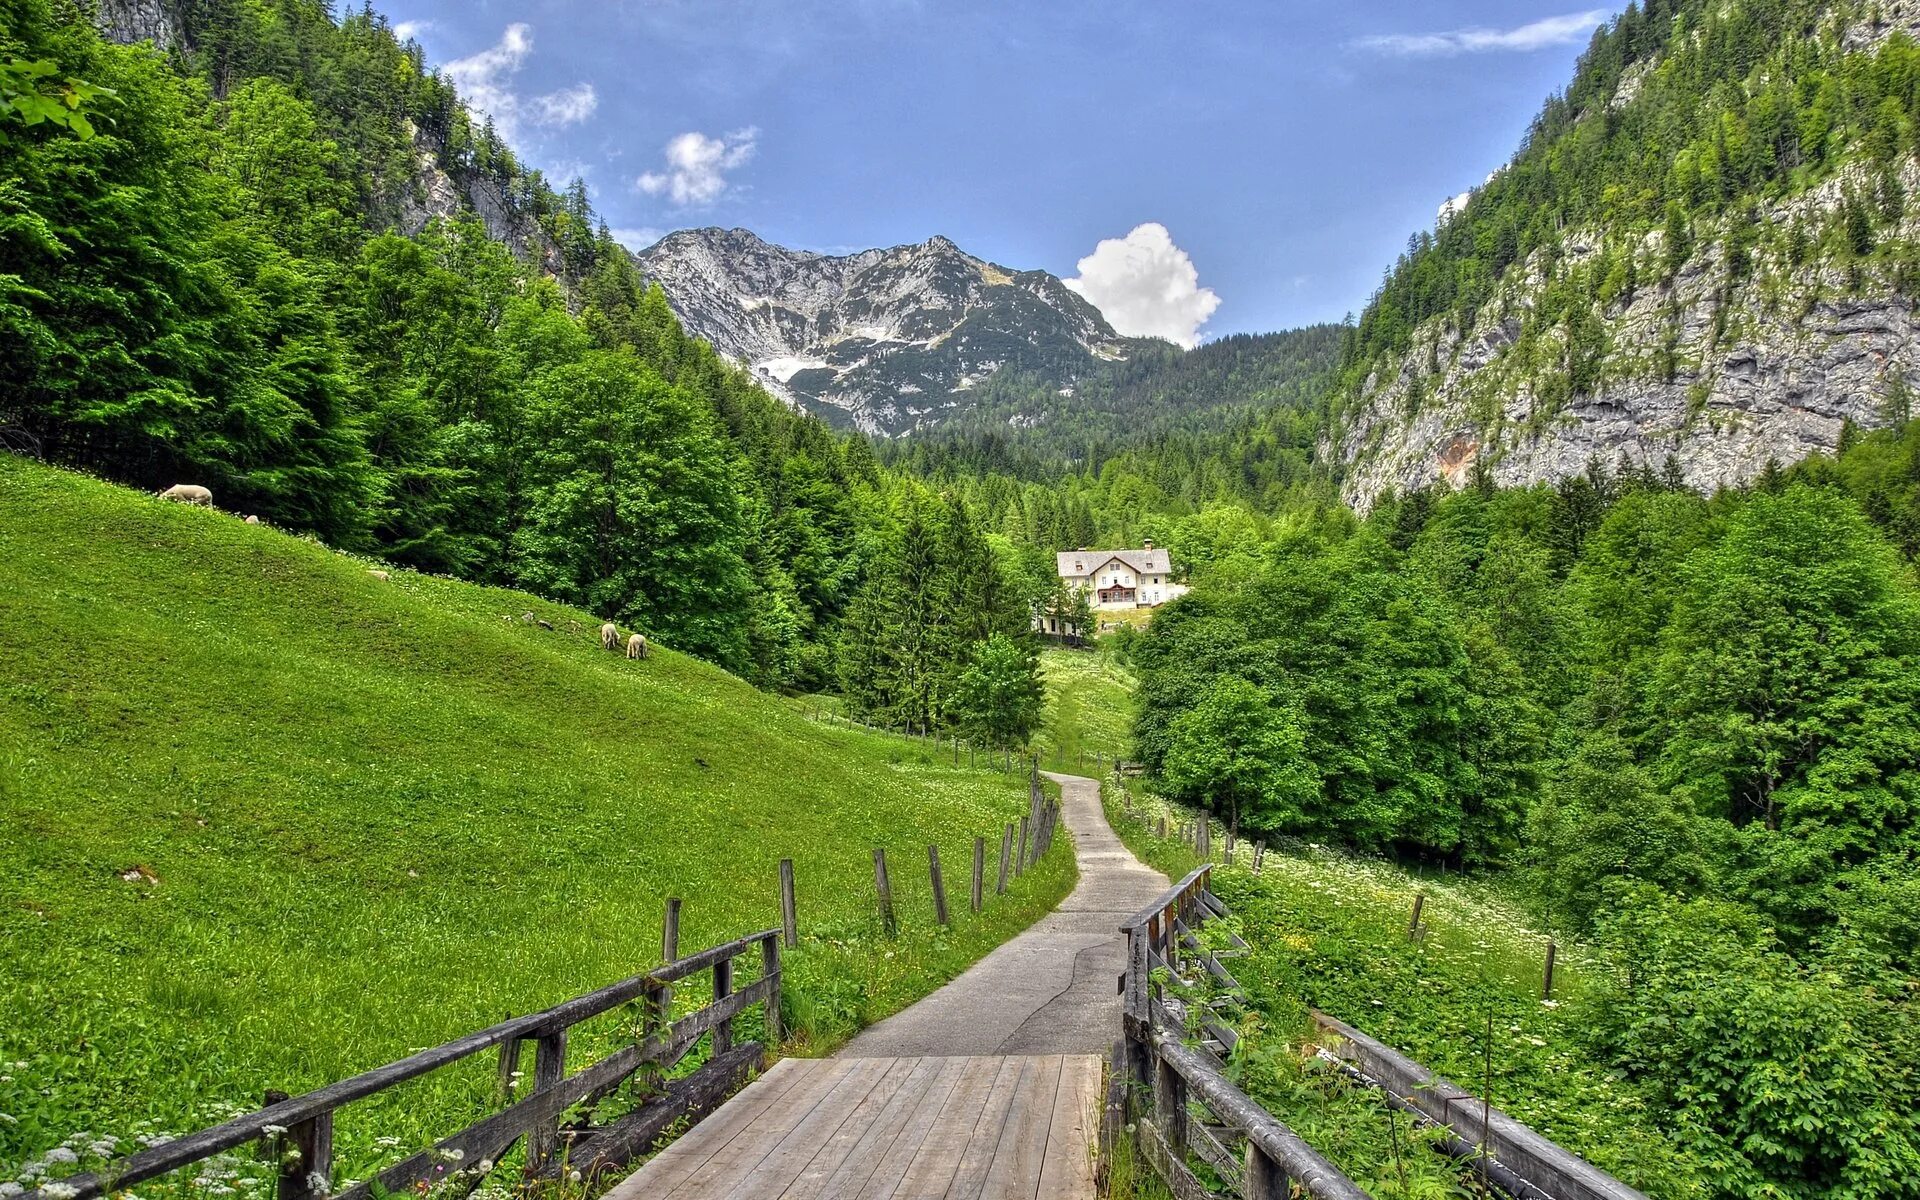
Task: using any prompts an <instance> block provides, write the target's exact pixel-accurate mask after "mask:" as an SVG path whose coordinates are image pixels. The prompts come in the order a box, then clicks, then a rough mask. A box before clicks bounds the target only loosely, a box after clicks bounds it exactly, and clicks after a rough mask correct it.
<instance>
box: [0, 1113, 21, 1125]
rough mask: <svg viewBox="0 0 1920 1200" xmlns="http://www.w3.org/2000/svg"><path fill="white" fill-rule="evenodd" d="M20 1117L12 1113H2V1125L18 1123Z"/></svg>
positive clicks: (0, 1118)
mask: <svg viewBox="0 0 1920 1200" xmlns="http://www.w3.org/2000/svg"><path fill="white" fill-rule="evenodd" d="M19 1123H20V1119H19V1118H18V1117H16V1116H14V1115H13V1114H12V1113H0V1125H18V1124H19Z"/></svg>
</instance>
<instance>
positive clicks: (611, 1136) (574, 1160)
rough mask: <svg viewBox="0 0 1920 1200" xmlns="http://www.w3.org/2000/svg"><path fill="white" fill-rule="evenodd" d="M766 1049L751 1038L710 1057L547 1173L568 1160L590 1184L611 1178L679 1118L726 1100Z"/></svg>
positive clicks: (591, 1136)
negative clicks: (664, 1092)
mask: <svg viewBox="0 0 1920 1200" xmlns="http://www.w3.org/2000/svg"><path fill="white" fill-rule="evenodd" d="M765 1052H766V1051H765V1047H764V1046H762V1045H761V1044H760V1043H759V1042H748V1043H746V1044H745V1045H742V1046H735V1047H734V1048H733V1050H732V1051H731V1052H730V1053H727V1054H724V1055H721V1056H720V1057H719V1058H711V1059H708V1060H707V1061H706V1062H705V1063H703V1064H701V1066H700V1069H699V1070H697V1071H695V1072H694V1073H693V1074H691V1075H689V1076H687V1077H686V1078H684V1079H676V1080H674V1081H673V1082H672V1083H671V1084H669V1085H668V1087H667V1093H666V1094H665V1095H664V1096H660V1097H658V1098H656V1099H653V1100H649V1101H648V1102H647V1103H646V1104H644V1105H642V1106H640V1107H639V1108H637V1109H635V1110H634V1111H633V1112H630V1113H628V1114H627V1115H626V1116H624V1117H621V1118H620V1119H618V1120H616V1121H614V1122H613V1123H612V1124H609V1125H604V1126H600V1127H598V1128H596V1129H594V1130H593V1131H592V1132H591V1133H590V1134H588V1135H587V1136H586V1137H584V1138H582V1139H581V1140H579V1141H576V1142H574V1143H573V1145H572V1147H571V1149H570V1150H569V1152H568V1154H567V1161H566V1163H565V1164H562V1163H560V1162H558V1161H554V1162H550V1163H549V1164H548V1170H547V1172H546V1174H547V1176H549V1177H552V1176H557V1175H558V1174H559V1173H560V1167H561V1166H562V1165H565V1166H566V1167H568V1168H569V1169H571V1170H577V1171H579V1172H580V1173H581V1175H582V1176H583V1177H584V1178H585V1179H586V1182H587V1184H588V1187H589V1188H590V1189H591V1188H592V1187H593V1186H594V1185H595V1184H597V1183H600V1182H602V1181H606V1180H609V1179H610V1177H612V1176H615V1175H617V1174H619V1173H620V1172H621V1169H622V1168H624V1167H625V1166H626V1165H627V1164H628V1163H630V1162H632V1161H633V1160H634V1159H636V1158H638V1157H639V1156H640V1155H642V1154H645V1153H646V1152H647V1151H648V1150H649V1149H650V1148H652V1146H653V1144H654V1143H655V1142H656V1141H658V1140H659V1139H660V1136H661V1135H662V1134H663V1133H665V1132H666V1131H667V1128H668V1127H669V1126H671V1125H672V1124H673V1123H674V1122H675V1121H679V1120H682V1119H683V1118H684V1119H688V1120H691V1121H695V1122H697V1121H699V1120H700V1119H701V1118H703V1117H705V1116H706V1115H707V1114H709V1113H711V1112H713V1111H714V1110H715V1109H717V1108H719V1107H720V1106H721V1105H722V1104H724V1103H725V1102H726V1101H727V1098H728V1095H729V1093H731V1092H733V1091H735V1090H737V1089H738V1088H739V1087H740V1085H741V1084H742V1083H745V1082H746V1081H747V1078H748V1076H749V1075H751V1074H752V1073H753V1071H754V1070H756V1069H757V1068H758V1067H759V1066H760V1059H761V1056H762V1055H763V1054H764V1053H765Z"/></svg>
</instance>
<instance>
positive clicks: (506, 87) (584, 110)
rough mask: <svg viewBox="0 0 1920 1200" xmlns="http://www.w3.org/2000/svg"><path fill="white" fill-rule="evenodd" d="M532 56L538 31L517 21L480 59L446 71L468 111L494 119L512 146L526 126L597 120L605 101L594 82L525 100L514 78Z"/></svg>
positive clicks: (472, 58)
mask: <svg viewBox="0 0 1920 1200" xmlns="http://www.w3.org/2000/svg"><path fill="white" fill-rule="evenodd" d="M532 53H533V26H531V25H528V24H527V23H526V22H524V21H516V22H514V23H513V24H512V25H509V26H507V29H506V32H505V33H503V34H501V35H500V41H499V42H498V43H496V44H495V45H493V46H490V47H488V48H487V49H485V50H482V51H480V52H479V53H478V54H473V55H469V56H467V57H466V58H457V59H455V60H454V61H452V62H450V63H448V64H447V65H446V66H445V67H443V68H441V70H442V72H443V73H444V74H445V75H446V77H447V78H448V79H450V80H452V81H453V84H454V86H455V87H457V88H459V89H460V96H461V98H462V99H463V100H465V101H466V102H467V107H469V108H471V109H472V110H473V111H475V112H477V113H484V114H486V115H487V116H490V117H492V118H493V125H494V128H495V129H496V130H498V131H499V133H500V136H501V137H503V138H505V139H506V140H507V141H509V142H512V141H514V140H515V138H516V136H517V135H518V134H519V132H520V127H521V125H522V124H523V123H524V124H528V125H548V126H557V125H575V124H578V123H579V122H581V121H584V120H586V119H587V118H588V117H590V116H592V115H593V110H594V109H595V108H597V107H599V104H600V97H599V96H598V94H596V93H595V92H594V90H593V85H592V84H590V83H576V84H574V85H573V86H572V87H565V88H561V89H560V90H559V91H557V92H549V93H547V94H546V95H544V96H535V97H533V98H532V99H522V98H521V97H520V95H519V94H518V93H517V92H515V91H514V90H513V86H512V85H513V77H514V75H516V74H518V73H519V71H520V67H521V64H523V63H525V62H526V61H527V56H528V55H530V54H532Z"/></svg>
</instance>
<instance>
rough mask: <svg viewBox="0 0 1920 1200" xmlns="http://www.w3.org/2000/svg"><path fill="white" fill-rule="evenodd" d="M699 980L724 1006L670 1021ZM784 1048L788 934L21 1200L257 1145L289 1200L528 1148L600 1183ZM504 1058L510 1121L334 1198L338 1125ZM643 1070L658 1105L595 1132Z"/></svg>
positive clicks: (71, 1198)
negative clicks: (373, 1103)
mask: <svg viewBox="0 0 1920 1200" xmlns="http://www.w3.org/2000/svg"><path fill="white" fill-rule="evenodd" d="M755 950H757V951H758V955H757V957H758V959H759V967H760V975H759V978H757V979H755V980H754V981H753V982H751V983H748V984H746V985H745V986H738V987H737V986H736V980H735V972H734V964H735V960H737V959H739V958H741V957H742V956H747V955H749V954H750V952H752V951H755ZM701 972H710V973H711V975H712V983H713V995H712V999H711V1000H709V1001H708V1002H707V1003H706V1004H703V1005H702V1006H701V1007H700V1008H699V1009H697V1010H696V1011H694V1012H692V1013H689V1014H688V1015H686V1016H684V1017H681V1018H680V1019H679V1020H670V1019H669V1016H670V1013H669V1006H670V1003H671V999H670V998H671V993H672V985H673V984H674V983H676V982H678V981H680V980H683V979H687V978H689V977H691V976H694V975H697V974H700V973H701ZM636 1001H637V1002H638V1004H639V1010H640V1013H641V1028H640V1033H639V1035H638V1036H637V1037H636V1038H635V1040H634V1041H633V1042H632V1044H630V1045H627V1046H623V1047H621V1048H620V1049H619V1050H616V1051H614V1052H613V1053H611V1054H609V1055H607V1056H606V1057H605V1058H602V1059H601V1060H600V1061H599V1062H596V1063H594V1064H593V1065H592V1066H588V1067H584V1068H581V1069H579V1070H576V1071H574V1072H573V1073H572V1074H568V1073H567V1061H566V1059H567V1035H568V1032H569V1031H570V1030H571V1029H572V1028H573V1027H574V1026H576V1025H579V1024H580V1023H581V1022H583V1021H586V1020H588V1019H590V1018H593V1017H597V1016H599V1015H601V1014H603V1013H606V1012H610V1011H612V1010H614V1009H616V1008H619V1007H621V1006H622V1005H626V1004H629V1003H633V1002H636ZM755 1005H761V1006H763V1007H764V1009H765V1021H766V1028H767V1041H766V1042H765V1043H762V1042H745V1043H736V1042H735V1041H734V1037H733V1023H734V1020H735V1019H736V1018H737V1017H739V1016H740V1015H741V1014H742V1013H744V1012H746V1011H747V1010H748V1009H750V1008H752V1007H753V1006H755ZM702 1038H707V1039H708V1042H709V1050H710V1056H709V1057H708V1059H707V1061H706V1062H705V1063H704V1064H702V1065H701V1066H700V1068H699V1069H698V1070H696V1071H694V1072H692V1073H691V1074H689V1075H687V1076H685V1077H684V1078H680V1079H671V1080H669V1079H666V1078H665V1073H666V1071H667V1070H668V1069H670V1068H671V1067H672V1066H674V1065H675V1064H677V1063H679V1062H680V1061H681V1060H682V1059H684V1058H685V1057H686V1056H687V1055H688V1054H689V1053H690V1052H691V1051H692V1050H693V1049H694V1048H695V1046H696V1045H697V1044H698V1043H699V1042H700V1041H701V1039H702ZM779 1040H780V931H779V930H777V929H769V930H765V931H763V932H760V933H755V934H751V935H749V936H747V937H743V938H739V939H737V940H735V941H731V942H727V943H726V944H725V945H720V946H715V947H713V948H711V949H708V950H702V951H700V952H699V953H698V954H692V955H688V956H687V957H685V958H681V959H676V960H674V961H672V962H669V963H667V964H666V965H664V966H661V967H658V968H655V969H654V970H652V971H648V972H647V973H645V974H643V975H635V976H633V977H632V978H630V979H623V980H621V981H620V982H619V983H615V984H611V985H609V986H607V987H603V988H601V989H600V990H598V991H595V992H589V993H587V994H586V995H584V996H577V997H575V998H573V999H571V1000H568V1001H566V1002H564V1003H562V1004H559V1005H556V1006H555V1007H553V1008H549V1009H547V1010H546V1011H544V1012H538V1013H533V1014H531V1015H529V1016H524V1017H515V1018H513V1019H511V1020H507V1021H502V1022H501V1023H500V1024H498V1025H494V1026H492V1027H490V1028H487V1029H482V1030H480V1031H479V1032H477V1033H470V1034H467V1035H466V1036H465V1037H461V1038H455V1039H454V1040H453V1041H451V1042H448V1043H446V1044H445V1045H442V1046H435V1047H434V1048H432V1049H430V1050H422V1051H420V1052H419V1053H417V1054H411V1055H408V1056H407V1057H406V1058H403V1059H400V1060H399V1061H398V1062H392V1063H388V1064H387V1065H386V1066H383V1067H376V1068H375V1069H373V1070H371V1071H368V1072H366V1073H364V1074H361V1075H355V1076H353V1077H352V1078H351V1079H343V1080H341V1081H340V1082H338V1083H331V1084H328V1085H327V1086H325V1087H322V1088H318V1089H316V1090H314V1091H311V1092H308V1093H306V1094H305V1095H301V1096H293V1097H286V1096H279V1097H274V1096H271V1095H270V1096H269V1103H268V1104H267V1105H266V1106H265V1107H264V1108H261V1109H259V1110H258V1111H255V1112H251V1113H248V1114H247V1115H245V1116H242V1117H236V1118H234V1119H233V1120H231V1121H227V1122H225V1123H224V1124H221V1125H216V1126H214V1127H213V1128H211V1129H203V1130H201V1131H199V1132H198V1133H193V1134H189V1135H187V1136H186V1137H182V1138H179V1139H176V1140H174V1141H169V1142H162V1143H160V1144H158V1145H154V1146H151V1147H148V1148H147V1149H144V1150H140V1151H138V1152H137V1153H134V1154H131V1155H127V1156H125V1157H122V1158H118V1159H115V1160H114V1161H113V1162H112V1163H110V1164H108V1166H107V1167H106V1168H105V1169H103V1170H102V1171H100V1172H98V1173H95V1174H88V1175H76V1176H73V1177H71V1178H67V1179H62V1180H59V1181H58V1182H57V1183H54V1184H48V1185H45V1186H44V1187H43V1188H42V1189H41V1190H39V1191H35V1192H28V1193H27V1194H26V1195H25V1196H24V1197H22V1198H21V1200H62V1198H64V1200H95V1198H96V1197H100V1196H104V1195H106V1194H108V1193H109V1192H115V1191H120V1190H123V1189H125V1188H129V1187H132V1186H134V1185H135V1184H138V1183H141V1182H142V1181H144V1180H148V1179H153V1178H155V1177H157V1176H161V1175H165V1174H168V1173H169V1172H172V1171H177V1170H180V1169H181V1168H183V1167H187V1166H191V1165H193V1164H195V1163H198V1162H201V1161H203V1160H205V1159H208V1158H211V1157H213V1156H214V1155H216V1154H220V1153H223V1152H225V1151H228V1150H232V1149H234V1148H236V1147H238V1146H243V1145H245V1144H247V1143H249V1142H258V1143H260V1144H261V1145H262V1148H263V1149H264V1150H265V1151H267V1152H268V1154H269V1155H270V1156H271V1158H272V1160H273V1161H275V1162H278V1163H279V1164H280V1180H279V1198H280V1200H318V1198H319V1197H324V1196H329V1195H331V1196H334V1197H335V1200H368V1198H369V1197H372V1196H374V1195H376V1194H384V1193H389V1192H395V1193H397V1192H401V1191H405V1190H408V1189H412V1188H415V1187H417V1186H419V1185H422V1184H425V1185H432V1184H435V1183H439V1182H442V1181H444V1180H446V1179H447V1178H448V1176H450V1175H456V1176H460V1177H461V1178H462V1179H463V1181H464V1182H469V1183H471V1184H476V1185H477V1184H478V1183H479V1181H480V1179H481V1177H482V1176H484V1175H485V1174H487V1173H488V1172H489V1171H491V1170H494V1169H496V1168H497V1167H498V1164H499V1163H500V1160H501V1158H502V1157H503V1156H504V1155H506V1154H507V1153H508V1152H509V1151H511V1150H512V1149H513V1147H514V1146H515V1144H516V1143H519V1142H521V1140H522V1139H524V1140H525V1154H524V1171H525V1174H526V1175H528V1176H529V1177H532V1178H541V1177H552V1176H553V1175H554V1174H555V1173H557V1171H558V1170H559V1169H560V1168H561V1164H563V1163H564V1164H565V1165H566V1169H568V1170H573V1171H580V1172H581V1174H582V1176H583V1177H589V1176H593V1175H598V1174H601V1173H604V1172H607V1171H610V1170H612V1169H614V1168H616V1167H618V1166H620V1165H622V1164H624V1163H626V1162H627V1161H628V1160H629V1159H631V1158H632V1157H634V1156H635V1155H637V1154H639V1153H642V1152H644V1151H645V1150H646V1149H647V1148H648V1147H649V1146H651V1145H652V1143H653V1142H654V1141H655V1140H656V1139H657V1138H658V1137H659V1136H660V1135H661V1134H662V1133H663V1132H664V1131H665V1130H666V1129H667V1128H668V1127H669V1126H670V1125H672V1124H673V1123H674V1122H676V1121H678V1120H680V1119H682V1118H683V1117H689V1116H691V1117H694V1118H697V1117H699V1116H700V1115H701V1114H702V1113H704V1112H705V1111H707V1110H708V1109H710V1108H712V1107H714V1106H716V1105H718V1104H719V1103H720V1102H721V1101H722V1100H724V1099H725V1098H726V1097H727V1095H728V1094H730V1093H731V1092H732V1091H733V1090H734V1089H735V1088H736V1087H738V1086H739V1085H740V1084H741V1083H742V1082H743V1081H744V1080H745V1079H746V1077H747V1076H748V1075H749V1074H750V1073H751V1072H752V1071H753V1070H754V1069H756V1068H758V1067H759V1066H760V1064H761V1062H762V1060H763V1059H764V1057H765V1054H766V1051H767V1047H768V1045H777V1044H778V1042H779ZM528 1045H531V1047H532V1049H533V1060H534V1061H533V1074H532V1088H531V1090H530V1091H528V1092H527V1093H526V1094H525V1095H524V1096H517V1095H516V1093H517V1092H518V1091H519V1086H518V1084H519V1080H520V1079H521V1077H522V1076H521V1071H520V1062H521V1056H522V1050H523V1047H526V1046H528ZM494 1049H497V1050H498V1052H499V1085H498V1088H497V1089H496V1096H497V1102H498V1103H499V1104H500V1105H501V1107H500V1108H499V1109H498V1111H496V1112H493V1113H491V1114H490V1115H488V1116H486V1117H484V1118H482V1119H480V1120H478V1121H475V1122H474V1123H472V1124H470V1125H468V1126H467V1127H466V1128H464V1129H462V1130H460V1131H459V1132H458V1133H455V1134H453V1135H452V1136H451V1137H447V1138H444V1139H442V1140H441V1141H440V1142H438V1143H436V1144H435V1145H434V1146H433V1147H432V1148H431V1149H428V1150H423V1151H421V1152H420V1153H418V1154H415V1155H412V1156H411V1157H408V1158H405V1159H402V1160H401V1161H400V1162H397V1163H395V1164H394V1165H392V1166H390V1167H388V1168H387V1169H386V1170H384V1171H382V1172H380V1173H379V1175H377V1176H376V1177H375V1178H374V1179H373V1180H371V1181H369V1182H367V1183H362V1184H358V1185H356V1186H354V1187H351V1188H347V1189H345V1190H343V1191H339V1192H335V1191H334V1180H333V1175H334V1169H333V1132H334V1118H335V1115H336V1114H337V1113H338V1112H339V1110H340V1109H342V1108H344V1107H345V1106H347V1105H349V1104H352V1103H353V1102H354V1101H357V1100H365V1099H366V1098H368V1097H369V1096H373V1095H376V1094H378V1093H380V1092H384V1091H386V1090H387V1089H389V1088H392V1087H395V1086H397V1085H399V1084H402V1083H405V1082H406V1081H408V1080H411V1079H417V1078H419V1077H420V1076H422V1075H426V1074H428V1073H429V1072H432V1071H436V1070H439V1069H440V1068H442V1067H446V1066H450V1065H451V1064H453V1063H457V1062H460V1061H462V1060H463V1059H467V1058H471V1057H472V1056H474V1055H476V1054H481V1053H484V1052H485V1051H488V1050H494ZM642 1070H645V1071H648V1072H650V1073H651V1074H652V1076H653V1078H651V1079H650V1080H648V1082H649V1084H650V1085H651V1086H650V1090H651V1092H652V1095H651V1096H650V1097H649V1098H648V1099H647V1100H646V1102H645V1103H643V1104H642V1105H641V1106H640V1107H639V1108H637V1109H635V1110H634V1111H632V1112H630V1113H628V1114H627V1115H625V1116H623V1117H620V1118H619V1119H617V1120H614V1121H611V1122H609V1123H607V1124H605V1125H594V1124H592V1122H591V1116H592V1110H593V1108H594V1106H595V1105H596V1104H597V1103H599V1102H600V1101H601V1100H603V1099H605V1098H606V1097H607V1096H608V1095H609V1094H611V1093H612V1092H613V1091H614V1089H615V1088H618V1087H619V1086H620V1085H621V1084H623V1083H625V1082H626V1081H627V1080H628V1079H629V1078H630V1077H632V1076H633V1075H634V1074H635V1073H636V1072H640V1071H642ZM570 1110H576V1111H583V1112H585V1113H586V1114H587V1115H586V1116H585V1117H584V1118H578V1119H577V1120H576V1122H575V1123H574V1124H571V1125H569V1126H567V1127H564V1128H563V1126H562V1118H563V1116H564V1115H565V1114H567V1113H568V1112H569V1111H570ZM376 1187H377V1189H378V1192H377V1193H376Z"/></svg>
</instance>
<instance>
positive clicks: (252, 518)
mask: <svg viewBox="0 0 1920 1200" xmlns="http://www.w3.org/2000/svg"><path fill="white" fill-rule="evenodd" d="M259 523H260V518H259V517H256V516H254V515H253V514H252V513H248V514H247V524H249V525H258V524H259Z"/></svg>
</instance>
